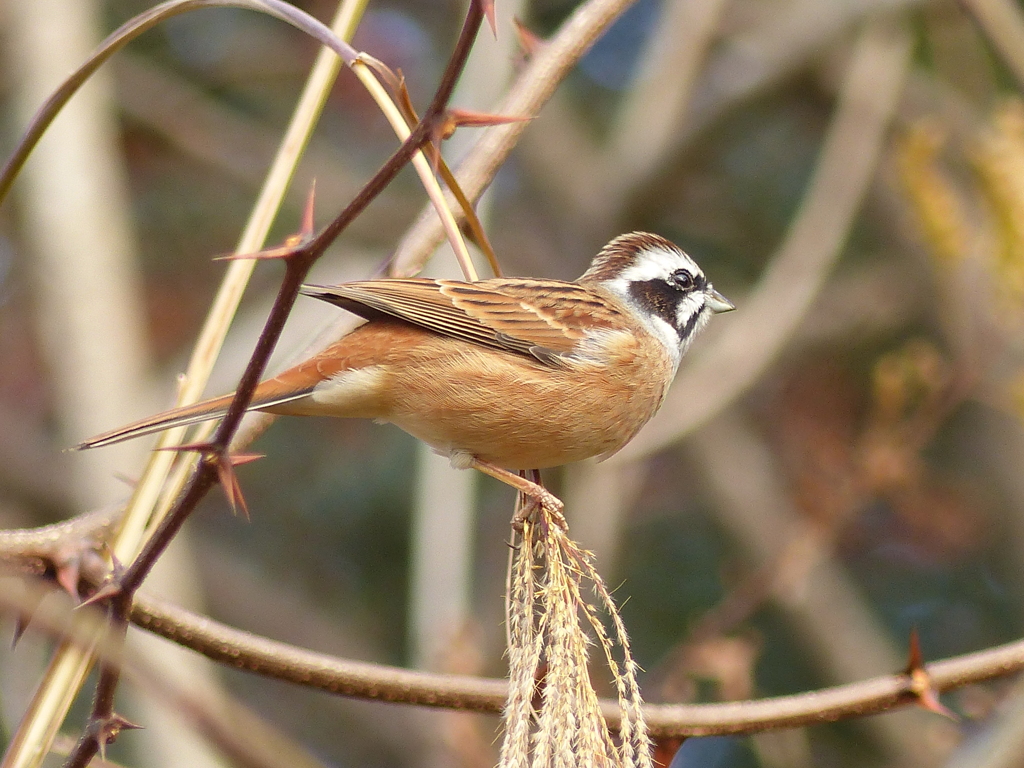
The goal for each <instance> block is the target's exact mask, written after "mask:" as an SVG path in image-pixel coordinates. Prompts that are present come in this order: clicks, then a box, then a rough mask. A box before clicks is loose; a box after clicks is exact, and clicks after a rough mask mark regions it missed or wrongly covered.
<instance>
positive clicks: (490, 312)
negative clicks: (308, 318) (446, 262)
mask: <svg viewBox="0 0 1024 768" xmlns="http://www.w3.org/2000/svg"><path fill="white" fill-rule="evenodd" d="M304 293H306V294H307V295H309V296H314V297H316V298H319V299H323V300H324V301H328V302H331V303H334V304H338V305H339V306H342V307H344V308H346V309H349V310H351V311H354V312H356V313H357V314H363V313H361V312H360V311H359V309H360V308H359V306H353V305H362V306H363V307H366V308H368V309H370V310H373V311H374V312H380V313H384V314H386V315H391V316H392V317H397V318H400V319H402V320H405V321H407V322H410V323H413V324H415V325H419V326H422V327H424V328H427V329H429V330H431V331H434V332H435V333H440V334H444V335H446V336H452V337H454V338H459V339H463V340H466V341H470V342H473V343H476V344H482V345H484V346H486V347H492V348H495V349H505V350H509V351H512V352H517V353H519V354H523V355H529V356H531V357H535V358H537V359H538V360H540V361H542V362H544V363H548V364H551V365H555V364H557V362H558V357H559V356H562V355H568V354H571V353H572V351H573V349H574V348H575V346H576V342H577V341H578V340H580V339H582V338H583V337H584V336H585V335H586V332H587V330H588V329H591V328H602V327H608V326H610V325H612V323H613V321H614V319H615V316H616V315H618V311H617V310H616V309H614V308H613V307H611V306H610V305H608V304H607V303H606V302H604V301H603V300H601V299H600V298H599V297H597V296H595V295H594V294H593V293H591V292H590V291H589V290H587V289H586V288H584V287H582V286H578V285H576V284H575V283H564V282H559V281H553V280H527V279H492V280H482V281H480V282H477V283H464V282H460V281H457V280H429V279H424V278H406V279H391V280H367V281H362V282H353V283H344V284H342V285H337V286H307V287H306V288H305V289H304Z"/></svg>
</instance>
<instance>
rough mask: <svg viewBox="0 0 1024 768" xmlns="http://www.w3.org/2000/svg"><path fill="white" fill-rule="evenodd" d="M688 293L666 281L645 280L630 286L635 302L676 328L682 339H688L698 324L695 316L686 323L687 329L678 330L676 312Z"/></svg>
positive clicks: (630, 293)
mask: <svg viewBox="0 0 1024 768" xmlns="http://www.w3.org/2000/svg"><path fill="white" fill-rule="evenodd" d="M688 293H689V292H688V291H681V290H679V289H678V288H676V287H674V286H672V285H669V284H668V283H666V282H665V281H664V280H645V281H644V282H636V283H631V284H630V286H629V295H630V297H631V298H632V299H633V301H635V302H636V303H637V304H638V305H639V306H640V308H641V309H642V310H644V311H645V312H648V313H650V314H652V315H654V316H655V317H660V318H661V319H662V320H664V321H665V322H666V323H668V324H669V325H670V326H672V327H673V328H675V329H676V333H678V334H679V338H680V339H683V338H685V337H686V334H687V333H689V331H690V330H692V329H693V323H695V322H696V316H694V317H692V318H689V319H688V320H687V321H686V327H684V328H678V327H677V326H676V323H677V322H678V319H677V318H676V310H677V309H678V307H679V302H681V301H682V300H683V299H684V298H686V296H687V294H688Z"/></svg>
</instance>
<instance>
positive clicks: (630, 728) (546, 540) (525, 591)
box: [500, 515, 652, 768]
mask: <svg viewBox="0 0 1024 768" xmlns="http://www.w3.org/2000/svg"><path fill="white" fill-rule="evenodd" d="M592 560H593V558H592V555H591V554H590V553H589V552H586V551H584V550H581V549H580V548H579V547H578V546H577V545H576V544H575V543H574V542H572V541H571V540H570V539H569V538H568V537H567V535H566V533H565V531H564V530H563V528H562V527H560V526H558V525H551V524H550V523H549V522H548V519H547V517H546V516H543V515H542V516H541V517H540V519H539V521H537V522H533V521H527V522H526V523H524V525H523V531H522V535H521V540H520V546H519V548H518V549H517V550H516V554H515V559H514V562H513V566H512V580H511V581H512V583H511V584H510V585H509V591H510V601H509V605H510V608H509V615H508V625H509V638H510V639H509V648H508V654H509V695H508V701H507V703H506V707H505V738H504V741H503V743H502V747H501V762H500V764H501V766H502V767H503V768H513V767H514V768H518V767H519V766H523V767H525V766H537V767H541V766H544V767H546V766H566V767H567V768H568V766H574V765H594V766H628V767H630V768H632V767H633V766H639V767H640V768H650V766H651V765H652V763H651V743H650V740H649V737H648V735H647V728H646V725H645V723H644V719H643V713H642V711H641V707H642V702H641V699H640V689H639V686H638V684H637V680H636V673H637V670H638V668H637V665H636V663H635V662H634V661H633V658H632V655H631V654H630V650H629V642H628V638H627V636H626V631H625V625H624V624H623V623H622V620H621V618H620V617H619V615H618V611H617V610H616V608H615V604H614V601H613V600H612V598H611V594H610V593H609V591H608V589H607V587H606V586H605V585H604V582H603V581H602V580H601V577H600V575H599V574H598V573H597V571H596V570H595V569H594V566H593V562H592ZM584 581H588V582H590V584H591V585H592V586H593V588H594V590H595V592H596V594H597V595H598V598H599V600H600V602H601V606H602V607H603V608H604V610H605V611H606V612H607V613H608V615H609V616H610V617H611V621H612V626H613V628H614V638H613V637H612V636H611V635H609V634H608V631H607V630H606V629H605V626H604V623H603V621H602V618H601V616H600V614H599V612H598V610H597V608H595V607H594V606H592V605H590V604H588V603H587V601H586V600H585V599H584V596H583V592H582V589H581V586H582V584H583V582H584ZM581 612H582V613H583V615H584V616H585V617H586V621H587V623H588V624H589V625H590V628H591V629H592V631H593V633H594V635H595V636H596V637H597V639H598V643H599V644H600V646H601V649H602V651H603V652H604V656H605V662H606V663H607V665H608V668H609V669H610V671H611V674H612V678H613V679H614V681H615V686H616V692H617V694H618V702H619V721H618V731H619V744H618V746H616V742H615V740H613V738H612V735H611V731H610V729H609V727H608V723H607V720H606V717H605V713H604V711H603V710H602V705H601V702H600V700H599V699H598V697H597V693H596V691H595V690H594V686H593V685H592V683H591V681H590V676H589V664H588V661H589V646H590V644H591V642H592V641H591V639H590V638H589V637H588V635H587V633H586V631H585V629H584V626H583V624H582V623H581V621H580V613H581ZM615 645H618V646H619V648H620V650H621V654H622V657H623V661H622V662H621V663H620V662H619V661H618V660H617V659H616V655H615ZM539 678H542V679H541V680H540V683H539V689H540V693H541V696H540V703H539V704H537V705H535V703H534V700H535V688H536V687H538V686H537V681H538V679H539Z"/></svg>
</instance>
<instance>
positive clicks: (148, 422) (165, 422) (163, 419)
mask: <svg viewBox="0 0 1024 768" xmlns="http://www.w3.org/2000/svg"><path fill="white" fill-rule="evenodd" d="M304 396H305V393H304V392H302V393H289V394H287V395H284V396H281V397H277V398H272V399H266V398H264V399H262V400H254V401H253V402H252V403H251V404H250V406H249V410H250V411H255V410H262V409H266V408H272V407H273V406H275V405H281V404H282V403H287V402H290V401H292V400H296V399H298V398H301V397H304ZM233 398H234V395H233V394H231V395H224V396H223V397H215V398H213V399H212V400H204V401H202V402H201V403H195V404H194V405H185V406H182V407H181V408H172V409H171V410H169V411H164V412H163V413H158V414H156V415H154V416H150V417H148V418H145V419H141V420H140V421H136V422H133V423H131V424H127V425H125V426H123V427H118V428H117V429H112V430H110V431H109V432H104V433H103V434H101V435H96V436H95V437H90V438H89V439H88V440H84V441H82V442H81V443H79V444H78V445H76V446H75V450H76V451H81V450H84V449H86V448H102V447H103V446H105V445H113V444H114V443H120V442H123V441H125V440H132V439H134V438H136V437H142V436H143V435H150V434H153V433H154V432H161V431H163V430H165V429H171V428H172V427H183V426H187V425H189V424H198V423H200V422H203V421H212V420H213V419H219V418H220V417H221V416H223V415H224V414H225V413H227V412H228V407H229V406H230V405H231V400H232V399H233Z"/></svg>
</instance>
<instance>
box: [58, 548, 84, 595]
mask: <svg viewBox="0 0 1024 768" xmlns="http://www.w3.org/2000/svg"><path fill="white" fill-rule="evenodd" d="M81 576H82V561H81V559H80V558H78V557H72V558H69V559H68V560H67V561H65V562H63V563H60V564H59V565H57V567H56V577H57V583H58V584H60V586H61V588H62V589H63V590H64V591H65V592H67V593H68V594H69V595H71V597H73V598H74V599H75V600H81V599H82V596H81V595H80V594H79V593H78V582H79V580H80V579H81Z"/></svg>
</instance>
